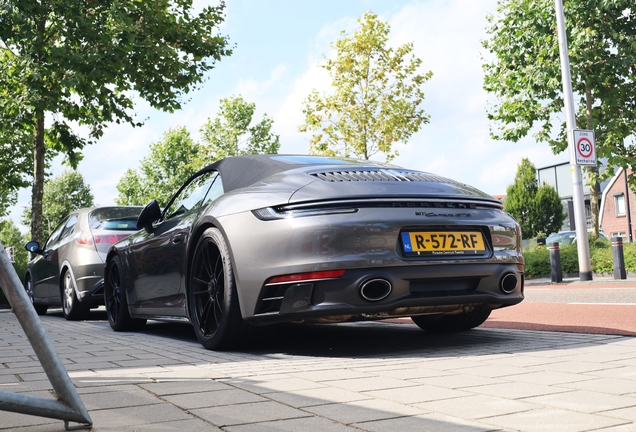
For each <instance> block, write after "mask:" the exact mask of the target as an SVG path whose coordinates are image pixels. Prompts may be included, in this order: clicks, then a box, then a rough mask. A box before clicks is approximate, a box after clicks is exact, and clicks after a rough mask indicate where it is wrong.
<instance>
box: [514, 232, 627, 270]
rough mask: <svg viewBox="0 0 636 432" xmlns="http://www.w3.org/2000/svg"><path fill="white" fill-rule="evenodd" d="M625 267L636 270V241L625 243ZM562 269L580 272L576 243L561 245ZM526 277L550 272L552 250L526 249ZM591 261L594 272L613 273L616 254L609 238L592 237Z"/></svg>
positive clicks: (524, 253) (542, 247)
mask: <svg viewBox="0 0 636 432" xmlns="http://www.w3.org/2000/svg"><path fill="white" fill-rule="evenodd" d="M623 254H624V257H625V269H626V270H627V271H636V243H625V244H624V245H623ZM560 257H561V271H562V272H563V273H564V274H565V273H578V271H579V256H578V250H577V247H576V244H569V245H561V249H560ZM523 258H524V260H525V273H526V277H528V278H533V277H539V276H544V275H549V274H550V251H549V250H548V249H547V248H546V247H545V246H538V247H531V248H527V249H524V251H523ZM590 263H591V265H592V272H593V273H613V272H614V256H613V254H612V245H611V243H610V242H608V241H607V240H602V239H590Z"/></svg>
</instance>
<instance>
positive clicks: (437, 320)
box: [411, 306, 491, 333]
mask: <svg viewBox="0 0 636 432" xmlns="http://www.w3.org/2000/svg"><path fill="white" fill-rule="evenodd" d="M490 312H491V310H490V309H486V308H484V307H480V306H478V307H476V308H474V309H473V310H472V311H470V312H464V313H460V314H457V315H418V316H412V317H411V320H413V322H414V323H415V324H417V326H418V327H419V328H421V329H422V330H426V331H427V332H430V333H442V332H452V331H462V330H470V329H472V328H475V327H479V326H480V325H482V324H483V323H484V321H486V320H487V319H488V317H489V316H490Z"/></svg>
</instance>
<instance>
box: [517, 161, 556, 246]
mask: <svg viewBox="0 0 636 432" xmlns="http://www.w3.org/2000/svg"><path fill="white" fill-rule="evenodd" d="M504 207H505V210H506V212H508V213H510V215H512V216H513V217H514V218H515V219H517V221H518V222H519V225H521V232H522V233H523V237H524V238H532V237H535V236H536V235H537V234H538V233H544V234H551V233H553V232H557V231H559V229H560V228H561V225H563V220H564V219H565V212H564V211H563V205H562V204H561V198H559V194H558V193H557V191H556V190H555V189H554V188H553V187H552V186H550V185H547V184H542V185H541V186H539V185H538V184H537V170H536V168H535V166H534V164H533V163H532V162H530V161H529V160H528V159H526V158H523V159H522V160H521V164H520V165H519V168H518V170H517V175H516V176H515V181H514V183H513V184H512V185H510V186H508V189H507V190H506V202H505V204H504Z"/></svg>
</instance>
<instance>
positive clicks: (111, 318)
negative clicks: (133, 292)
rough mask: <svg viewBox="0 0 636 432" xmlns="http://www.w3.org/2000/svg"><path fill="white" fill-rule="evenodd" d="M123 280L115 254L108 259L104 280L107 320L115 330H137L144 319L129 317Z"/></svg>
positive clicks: (143, 322)
mask: <svg viewBox="0 0 636 432" xmlns="http://www.w3.org/2000/svg"><path fill="white" fill-rule="evenodd" d="M123 280H124V278H123V274H122V267H121V261H120V259H119V257H118V256H115V257H113V258H112V259H111V260H109V261H108V264H107V266H106V278H105V280H104V305H105V306H106V315H107V316H108V322H109V323H110V327H111V328H112V329H113V330H115V331H130V330H139V329H141V328H142V327H143V326H144V325H145V324H146V320H145V319H140V318H135V319H133V318H131V317H130V313H129V312H128V299H127V298H126V292H125V291H124V286H123V284H122V281H123Z"/></svg>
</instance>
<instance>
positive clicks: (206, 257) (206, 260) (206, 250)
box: [202, 242, 214, 278]
mask: <svg viewBox="0 0 636 432" xmlns="http://www.w3.org/2000/svg"><path fill="white" fill-rule="evenodd" d="M209 244H210V243H209V242H206V243H205V246H203V257H202V258H203V266H204V267H205V270H206V271H207V272H208V277H209V278H212V276H213V275H214V273H213V271H212V263H211V260H210V246H209Z"/></svg>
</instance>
